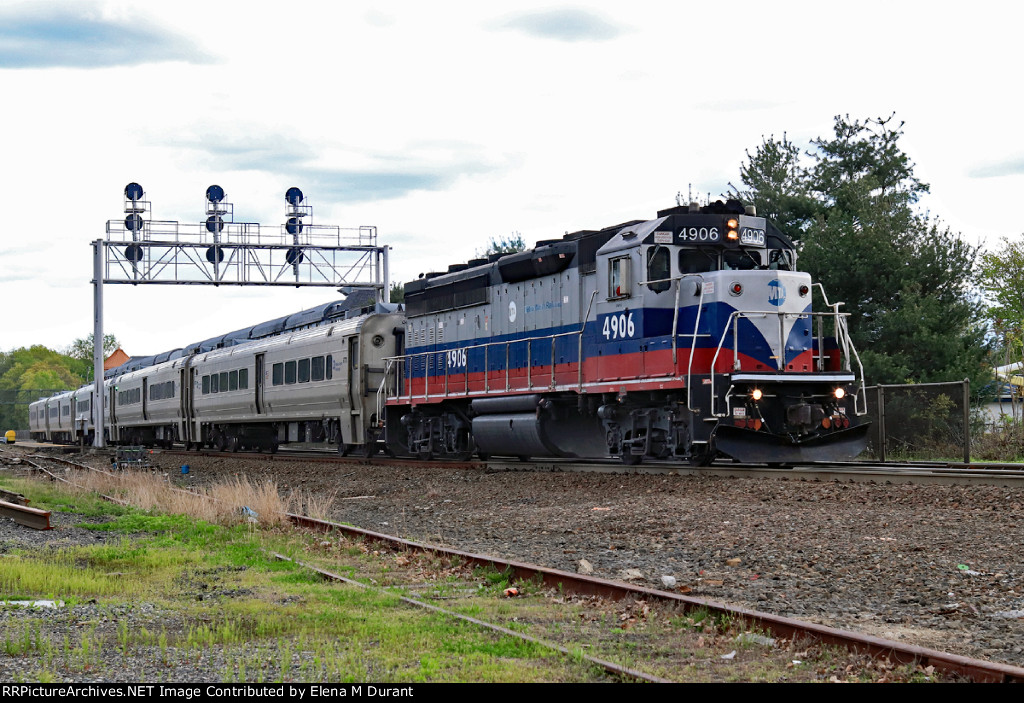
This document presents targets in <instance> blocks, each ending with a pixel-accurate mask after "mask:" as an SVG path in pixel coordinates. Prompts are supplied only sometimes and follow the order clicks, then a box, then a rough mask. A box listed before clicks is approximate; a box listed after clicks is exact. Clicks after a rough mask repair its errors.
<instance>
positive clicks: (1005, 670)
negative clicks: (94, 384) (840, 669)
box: [30, 455, 1024, 683]
mask: <svg viewBox="0 0 1024 703" xmlns="http://www.w3.org/2000/svg"><path fill="white" fill-rule="evenodd" d="M229 456H230V455H229ZM46 460H48V461H50V462H54V463H57V464H60V465H63V466H73V467H77V468H82V469H89V470H95V469H92V468H91V467H87V466H84V465H82V464H78V463H76V462H72V461H68V460H67V459H63V458H56V457H46ZM30 463H32V462H30ZM37 466H38V465H37ZM38 468H40V469H42V467H41V466H39V467H38ZM43 470H45V469H43ZM47 473H48V474H49V475H51V476H53V477H54V478H60V477H57V476H55V475H54V474H53V472H49V471H47ZM287 517H288V519H289V520H291V521H292V522H293V523H294V524H296V525H298V526H300V527H303V528H306V529H312V530H319V531H325V532H340V533H343V534H346V535H349V536H351V537H355V538H358V539H363V540H367V541H374V542H380V543H384V544H386V545H388V546H389V547H392V548H395V549H403V550H414V551H422V552H428V553H431V554H433V555H436V556H439V557H444V558H449V559H458V560H460V561H462V562H464V563H470V564H475V565H480V566H484V567H491V568H494V569H496V570H498V571H502V572H506V571H507V572H509V573H510V574H512V575H513V576H514V577H515V578H517V579H522V580H524V581H534V582H539V583H543V584H544V585H546V586H548V587H551V588H556V589H559V590H561V591H563V592H569V593H575V594H579V595H598V596H602V597H606V598H613V599H625V598H633V599H642V600H657V601H662V602H665V603H672V604H674V605H676V606H678V607H680V608H682V609H684V610H690V609H707V610H708V611H710V612H713V613H716V614H720V615H723V616H727V617H730V618H734V619H737V620H741V621H743V622H745V623H747V624H748V626H750V627H757V628H762V629H764V630H766V631H769V632H771V633H773V634H775V635H776V636H781V637H806V638H808V639H811V640H815V641H818V642H824V643H828V644H832V645H836V646H841V647H844V648H847V649H849V650H851V651H856V652H867V653H870V654H872V655H873V656H876V657H885V658H888V659H889V660H890V661H895V662H899V663H902V664H909V663H915V664H918V665H920V666H931V667H934V668H935V669H936V670H937V671H939V672H941V673H943V674H945V675H947V676H952V677H964V678H969V679H971V680H974V681H985V682H1016V683H1024V668H1021V667H1015V666H1011V665H1006V664H1000V663H994V662H987V661H983V660H977V659H971V658H968V657H963V656H959V655H953V654H948V653H945V652H941V651H938V650H932V649H927V648H923V647H918V646H914V645H908V644H904V643H900V642H895V641H890V640H886V639H882V638H877V637H873V636H870V635H864V634H860V633H854V632H849V631H845V630H840V629H837V628H832V627H828V626H824V625H818V624H815V623H808V622H803V621H799V620H795V619H792V618H787V617H782V616H776V615H772V614H769V613H764V612H759V611H754V610H749V609H743V608H735V607H730V606H728V605H724V604H722V603H718V602H714V601H709V600H705V599H700V598H693V597H689V596H685V595H682V594H679V593H674V592H669V591H661V590H655V589H650V588H645V587H642V586H636V585H632V584H627V583H623V582H619V581H611V580H607V579H601V578H596V577H593V576H588V575H582V574H575V573H570V572H566V571H561V570H557V569H550V568H546V567H542V566H538V565H535V564H529V563H526V562H520V561H513V560H507V559H501V558H497V557H492V556H489V555H484V554H474V553H470V552H465V551H460V550H456V549H449V548H444V547H440V546H436V545H430V544H423V543H418V542H413V541H409V540H406V539H402V538H400V537H396V536H392V535H387V534H384V533H379V532H373V531H369V530H364V529H360V528H357V527H352V526H349V525H344V524H340V523H335V522H330V521H326V520H319V519H315V518H311V517H308V516H303V515H296V514H289V515H288V516H287ZM595 663H598V664H601V662H595ZM613 666H615V665H613ZM607 670H608V671H614V670H613V669H607ZM614 673H616V675H619V676H627V677H629V676H632V674H634V673H642V672H623V671H616V672H614ZM637 678H643V677H642V676H639V677H637Z"/></svg>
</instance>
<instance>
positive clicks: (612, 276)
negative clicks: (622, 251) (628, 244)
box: [608, 256, 629, 300]
mask: <svg viewBox="0 0 1024 703" xmlns="http://www.w3.org/2000/svg"><path fill="white" fill-rule="evenodd" d="M628 297H629V257H628V256H621V257H619V258H617V259H612V260H610V261H609V262H608V299H609V300H610V299H612V298H628Z"/></svg>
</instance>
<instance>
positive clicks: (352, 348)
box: [347, 334, 363, 444]
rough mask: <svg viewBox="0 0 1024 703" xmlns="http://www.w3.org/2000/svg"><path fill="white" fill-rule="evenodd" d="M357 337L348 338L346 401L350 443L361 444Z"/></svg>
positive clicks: (360, 402)
mask: <svg viewBox="0 0 1024 703" xmlns="http://www.w3.org/2000/svg"><path fill="white" fill-rule="evenodd" d="M359 367H360V364H359V336H358V335H355V334H354V335H352V336H351V337H349V338H348V372H347V375H348V401H349V408H350V410H349V422H350V425H349V426H350V428H351V429H350V430H349V432H350V433H351V434H350V435H349V436H351V437H352V441H353V442H355V443H357V444H362V442H363V435H362V432H360V431H359V427H360V415H361V414H362V409H363V401H362V397H361V396H362V388H363V384H362V382H361V379H360V374H359Z"/></svg>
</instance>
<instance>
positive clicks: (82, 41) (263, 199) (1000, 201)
mask: <svg viewBox="0 0 1024 703" xmlns="http://www.w3.org/2000/svg"><path fill="white" fill-rule="evenodd" d="M832 8H835V9H834V10H833V9H832ZM854 10H855V11H854ZM1022 14H1024V11H1022V10H1021V9H1020V6H1017V5H1015V4H1010V3H998V4H996V3H987V2H973V3H970V4H966V5H965V4H963V3H958V4H957V5H956V6H954V5H953V4H952V3H943V2H929V3H925V2H892V1H891V0H888V1H886V2H859V3H856V4H855V5H850V4H848V3H846V4H831V3H822V2H745V1H742V0H741V1H734V2H730V3H726V4H723V3H666V2H663V1H662V0H658V1H657V2H654V1H652V2H644V1H637V0H633V1H632V2H629V3H622V2H589V3H580V4H578V5H568V4H566V5H563V4H557V3H533V4H531V3H528V2H516V3H500V2H495V3H480V2H444V1H436V2H374V3H368V2H367V3H363V2H353V1H349V2H344V3H337V2H331V3H328V2H303V1H301V0H290V1H289V2H288V3H262V4H261V3H252V2H216V1H213V2H211V1H210V0H203V1H201V2H192V1H190V0H176V1H175V2H173V3H172V2H161V3H156V2H141V1H139V0H135V1H128V2H88V1H83V2H47V1H45V0H33V1H32V2H5V1H2V0H0V96H2V101H3V106H2V109H0V121H2V125H3V146H2V151H0V154H2V165H3V168H2V169H0V202H2V204H3V224H2V225H0V226H2V228H3V230H2V235H0V301H2V302H3V318H4V323H3V324H2V325H0V350H10V349H13V348H16V347H20V346H28V345H31V344H45V345H47V346H50V347H52V348H62V347H64V346H66V345H67V344H69V343H70V342H71V341H72V340H73V339H75V338H76V337H84V336H86V335H87V334H88V333H89V332H91V330H92V314H93V313H92V286H91V284H90V280H91V278H92V255H91V248H90V246H89V243H90V242H91V241H93V240H95V239H98V238H101V237H103V236H104V233H105V225H106V222H107V220H118V219H123V217H124V214H123V212H122V210H123V191H124V187H125V185H126V184H127V183H129V182H132V181H135V182H138V183H140V184H142V186H143V187H144V188H145V190H146V198H147V200H149V201H150V202H151V203H152V217H153V218H154V219H158V220H177V221H181V222H190V223H198V222H200V221H202V220H204V219H205V210H204V206H205V201H204V197H203V196H204V193H205V191H206V188H207V186H209V185H211V184H214V183H216V184H219V185H221V186H222V187H223V188H224V189H225V190H226V191H227V194H228V198H227V199H228V200H229V201H231V202H232V203H233V205H234V215H235V220H236V221H244V222H258V223H261V224H262V225H264V226H274V227H276V226H278V225H280V223H282V222H283V221H284V207H285V203H284V198H283V195H284V192H285V191H286V190H287V189H288V188H289V187H290V186H298V187H300V188H301V189H302V190H303V191H304V193H305V194H306V196H307V204H310V205H312V206H313V218H314V219H313V221H314V222H316V223H319V224H333V225H339V226H342V227H355V226H359V225H375V226H376V227H377V228H378V232H379V237H380V239H379V243H381V244H387V245H390V246H391V247H392V251H391V273H392V279H393V280H394V281H396V282H403V281H406V280H411V279H413V278H415V277H416V276H417V275H418V274H419V273H421V272H425V271H431V270H443V269H445V268H446V267H447V265H448V264H450V263H456V262H460V261H466V260H467V259H469V258H471V257H473V255H474V254H475V253H476V252H478V251H481V250H483V249H484V248H485V247H486V246H487V243H488V241H489V240H490V239H491V238H492V237H500V236H505V235H509V234H511V233H512V232H519V233H521V234H522V236H523V238H524V239H525V241H527V242H528V243H532V242H534V241H536V240H538V239H546V238H552V237H556V236H560V235H561V234H563V233H564V232H566V231H573V230H578V229H585V228H600V227H604V226H607V225H611V224H615V223H618V222H621V221H624V220H628V219H641V218H650V217H654V215H655V211H656V210H657V209H658V208H663V207H667V206H670V205H673V204H674V203H675V195H676V193H677V192H680V191H681V192H683V193H684V194H685V193H687V191H688V189H689V188H690V187H691V186H692V188H693V191H694V192H695V193H702V194H707V193H711V194H712V195H718V194H719V193H722V192H724V191H725V190H726V188H727V187H728V183H729V182H730V181H732V182H734V183H738V172H739V167H740V164H741V162H742V161H743V160H744V158H745V152H746V150H748V149H749V150H751V151H753V150H754V149H755V148H756V147H757V145H758V144H759V143H760V142H761V139H762V135H772V134H774V135H777V136H781V135H782V133H783V132H786V133H788V135H789V138H790V139H791V140H793V141H795V142H796V143H797V144H800V145H803V146H806V145H808V143H809V141H810V140H811V139H813V138H815V137H819V136H824V137H828V136H830V135H831V133H832V125H833V121H834V117H835V115H837V114H847V113H848V114H850V116H851V117H853V118H858V119H864V118H869V117H880V116H881V117H884V116H888V115H889V114H890V113H892V112H894V111H895V113H896V117H897V119H898V120H903V121H905V122H906V124H905V126H904V133H905V136H904V138H903V140H902V145H903V147H904V149H905V150H906V151H907V152H908V154H909V155H910V156H911V158H912V159H913V161H914V163H915V164H916V175H917V176H918V177H919V178H920V179H921V180H922V181H924V182H926V183H929V184H930V185H931V195H929V196H927V197H926V198H925V199H924V200H923V201H922V203H921V205H922V207H923V208H925V209H928V210H930V211H931V213H932V214H933V215H936V216H938V217H939V218H941V219H942V221H943V222H944V223H945V224H947V225H949V226H950V227H951V228H952V229H953V230H954V231H957V232H961V233H962V234H963V236H964V237H965V239H967V240H968V241H970V242H972V243H980V244H983V245H989V246H991V247H995V246H996V245H997V244H998V241H999V238H1000V237H1001V236H1019V234H1020V233H1021V231H1022V229H1024V228H1022V227H1021V226H1020V225H1018V224H1017V223H1016V221H1015V214H1014V213H1015V212H1016V204H1017V198H1018V191H1019V190H1020V189H1021V185H1022V183H1024V179H1022V174H1024V146H1022V144H1021V138H1020V136H1019V135H1020V133H1021V128H1020V126H1019V122H1020V109H1019V107H1020V106H1019V100H1018V97H1017V93H1018V92H1019V91H1018V89H1017V86H1016V82H1017V80H1018V76H1017V73H1018V72H1019V71H1018V67H1019V65H1020V58H1019V53H1020V52H1019V48H1018V47H1019V41H1018V38H1019V33H1020V27H1021V19H1022ZM339 297H340V296H339V295H338V294H336V293H335V292H334V291H333V290H332V289H303V290H298V289H295V288H290V289H289V288H275V289H255V288H244V289H239V288H224V287H221V288H217V289H213V288H206V287H202V288H200V287H166V286H150V287H146V286H138V287H130V286H113V285H109V286H106V287H105V301H106V305H105V308H106V330H107V332H112V333H114V334H115V335H117V337H118V338H119V339H120V340H121V342H122V345H123V347H124V349H125V351H127V352H128V353H129V354H133V355H145V354H151V353H156V352H159V351H163V350H166V349H172V348H176V347H180V346H183V345H184V344H186V343H189V342H193V341H198V340H201V339H205V338H208V337H211V336H213V335H215V334H217V333H219V332H226V331H230V330H233V329H237V328H239V327H243V326H247V325H250V324H254V323H256V322H260V321H262V320H265V319H269V318H272V317H276V316H279V315H284V314H288V313H290V312H294V311H297V310H301V309H304V308H308V307H311V306H313V305H315V304H317V303H319V302H326V301H329V300H334V299H337V298H339Z"/></svg>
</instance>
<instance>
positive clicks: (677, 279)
mask: <svg viewBox="0 0 1024 703" xmlns="http://www.w3.org/2000/svg"><path fill="white" fill-rule="evenodd" d="M684 278H696V279H699V283H698V284H697V287H698V289H699V290H698V292H699V293H700V299H699V300H698V301H697V319H696V320H695V321H694V323H693V334H691V335H690V337H691V339H690V360H689V361H688V362H687V365H686V409H687V410H690V411H691V412H694V411H696V408H694V407H693V378H692V377H693V357H694V355H695V354H696V352H697V337H698V336H699V335H698V331H699V330H700V313H701V310H703V309H704V288H705V286H704V283H705V281H704V276H703V275H702V274H699V273H684V274H682V275H680V276H673V277H671V278H659V279H657V280H653V281H640V282H639V283H637V285H638V286H646V285H649V284H652V283H669V282H671V283H673V284H675V289H676V292H675V302H674V304H673V306H672V368H673V369H675V367H676V363H677V353H678V351H677V343H676V338H677V337H678V336H679V292H680V291H681V290H682V288H683V286H682V282H683V279H684ZM684 336H685V335H684ZM709 336H710V335H709Z"/></svg>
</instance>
